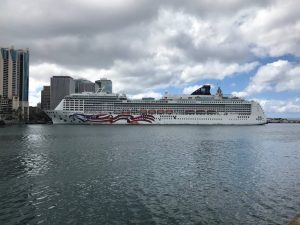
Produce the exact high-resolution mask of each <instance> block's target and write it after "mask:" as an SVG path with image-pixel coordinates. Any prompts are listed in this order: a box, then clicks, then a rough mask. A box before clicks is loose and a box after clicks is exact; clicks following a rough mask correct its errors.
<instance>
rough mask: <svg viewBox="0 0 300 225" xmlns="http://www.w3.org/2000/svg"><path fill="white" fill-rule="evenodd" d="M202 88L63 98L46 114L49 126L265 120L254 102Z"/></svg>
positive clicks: (206, 86) (94, 94)
mask: <svg viewBox="0 0 300 225" xmlns="http://www.w3.org/2000/svg"><path fill="white" fill-rule="evenodd" d="M210 89H211V88H210V85H203V86H202V87H200V88H199V89H197V90H196V91H194V92H193V93H191V94H190V95H169V94H167V93H166V94H165V95H163V97H162V98H161V99H154V98H142V99H138V100H137V99H129V98H127V97H126V95H124V94H108V93H103V92H101V90H100V91H98V92H97V93H89V92H84V93H80V94H71V95H68V96H66V97H65V98H64V99H63V100H62V101H61V102H60V103H59V104H58V106H57V107H56V108H55V109H54V110H48V111H46V113H47V114H48V115H49V116H50V117H51V119H52V121H53V124H199V125H213V124H222V125H259V124H266V123H267V119H266V116H265V114H264V111H263V109H262V107H261V106H260V105H259V103H258V102H255V101H248V100H245V99H242V98H238V97H234V96H224V95H223V93H222V90H221V89H220V88H218V90H217V92H216V94H215V95H212V94H211V93H210Z"/></svg>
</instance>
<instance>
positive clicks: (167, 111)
mask: <svg viewBox="0 0 300 225" xmlns="http://www.w3.org/2000/svg"><path fill="white" fill-rule="evenodd" d="M173 112H174V111H173V110H172V109H167V110H166V113H167V114H172V113H173Z"/></svg>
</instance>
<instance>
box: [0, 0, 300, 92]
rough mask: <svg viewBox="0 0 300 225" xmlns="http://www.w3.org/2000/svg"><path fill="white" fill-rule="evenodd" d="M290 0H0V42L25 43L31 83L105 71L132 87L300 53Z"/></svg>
mask: <svg viewBox="0 0 300 225" xmlns="http://www.w3.org/2000/svg"><path fill="white" fill-rule="evenodd" d="M294 2H295V1H291V0H276V1H271V0H243V1H240V0H229V1H223V0H216V1H211V0H189V1H183V0H164V1H159V0H152V1H148V0H110V1H97V0H85V1H81V0H59V1H58V0H57V1H54V0H41V1H36V0H27V1H26V2H25V1H23V0H2V1H1V14H0V46H10V45H15V47H16V48H26V47H28V48H30V51H31V66H32V73H31V75H30V76H31V79H33V80H35V82H32V84H36V86H35V87H34V88H32V90H36V89H38V87H39V86H38V85H41V81H43V82H44V81H45V80H49V77H50V76H52V75H55V74H57V73H60V74H69V75H72V74H74V76H78V77H86V78H88V79H91V80H96V79H98V78H99V76H101V75H102V74H105V75H106V76H107V77H108V78H111V79H113V80H114V84H115V87H116V89H117V91H118V90H120V91H125V92H129V93H131V94H137V93H140V92H142V91H143V90H145V89H147V90H148V89H149V91H151V89H152V90H153V89H155V88H164V87H168V86H180V85H185V84H187V83H188V82H194V81H197V80H200V79H203V78H205V79H224V77H226V76H232V75H234V74H235V73H237V72H240V71H249V70H251V68H253V66H251V65H256V64H255V61H256V60H257V58H258V57H261V56H262V55H272V56H281V55H284V54H295V55H298V56H299V52H300V48H299V46H300V45H299V40H300V39H299V35H298V34H299V32H298V31H299V19H300V18H299V14H298V12H297V9H298V8H299V7H298V6H299V5H298V4H299V3H294ZM285 11H287V12H288V13H286V12H285ZM287 29H288V30H289V32H288V33H287ZM283 34H286V36H285V37H286V40H285V38H282V37H283ZM251 63H253V64H251ZM217 74H220V75H219V76H218V75H217ZM42 76H43V77H42Z"/></svg>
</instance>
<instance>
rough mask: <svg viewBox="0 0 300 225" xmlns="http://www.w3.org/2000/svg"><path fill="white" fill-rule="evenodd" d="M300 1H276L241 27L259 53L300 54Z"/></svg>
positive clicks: (248, 40) (254, 51)
mask: <svg viewBox="0 0 300 225" xmlns="http://www.w3.org/2000/svg"><path fill="white" fill-rule="evenodd" d="M299 8H300V1H294V0H276V1H273V4H271V5H269V6H268V7H264V8H261V9H259V10H257V12H256V13H255V14H254V16H249V17H248V18H247V20H245V21H244V23H243V24H242V25H241V26H240V29H241V33H242V34H243V38H244V39H245V40H246V41H247V42H249V43H251V44H252V47H251V48H252V52H253V53H255V54H256V55H258V56H264V55H269V56H281V55H285V54H293V55H296V56H300V45H299V42H300V35H299V34H300V14H299V10H298V9H299Z"/></svg>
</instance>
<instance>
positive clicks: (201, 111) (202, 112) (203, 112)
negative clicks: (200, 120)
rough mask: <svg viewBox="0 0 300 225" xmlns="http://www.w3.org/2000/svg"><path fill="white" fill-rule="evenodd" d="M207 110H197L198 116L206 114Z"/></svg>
mask: <svg viewBox="0 0 300 225" xmlns="http://www.w3.org/2000/svg"><path fill="white" fill-rule="evenodd" d="M205 113H206V112H205V110H196V114H205Z"/></svg>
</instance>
